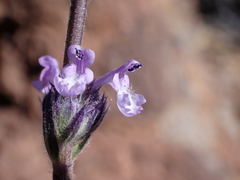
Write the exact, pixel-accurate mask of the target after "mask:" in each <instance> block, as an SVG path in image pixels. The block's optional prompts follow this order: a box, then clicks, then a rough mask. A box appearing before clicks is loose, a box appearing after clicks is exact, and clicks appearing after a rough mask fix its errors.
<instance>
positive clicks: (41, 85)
mask: <svg viewBox="0 0 240 180" xmlns="http://www.w3.org/2000/svg"><path fill="white" fill-rule="evenodd" d="M32 83H33V87H34V88H35V89H37V90H38V91H39V92H40V93H43V94H47V93H48V92H49V90H50V89H51V84H50V83H47V82H41V81H39V80H34V81H33V82H32Z"/></svg>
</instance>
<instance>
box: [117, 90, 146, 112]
mask: <svg viewBox="0 0 240 180" xmlns="http://www.w3.org/2000/svg"><path fill="white" fill-rule="evenodd" d="M145 102H146V99H145V98H144V97H143V95H141V94H129V93H118V94H117V106H118V108H119V110H120V111H121V112H122V113H123V115H125V116H127V117H132V116H135V115H137V114H139V113H140V112H141V110H143V108H142V106H141V105H142V104H143V103H145Z"/></svg>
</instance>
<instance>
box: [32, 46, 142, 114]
mask: <svg viewBox="0 0 240 180" xmlns="http://www.w3.org/2000/svg"><path fill="white" fill-rule="evenodd" d="M67 52H68V58H69V59H70V61H71V63H70V64H67V65H66V66H64V68H63V69H62V71H61V72H60V70H59V68H58V62H57V60H56V59H54V58H52V57H51V56H43V57H41V58H39V64H40V65H41V66H43V67H44V69H43V70H42V72H41V74H40V78H39V80H35V81H33V85H34V87H35V88H36V89H37V90H38V91H39V92H41V93H44V94H48V93H49V91H50V89H51V88H52V86H53V87H54V88H55V89H56V91H57V92H58V93H59V94H60V95H62V96H64V97H72V96H77V95H81V94H83V93H84V91H85V90H86V86H87V85H88V84H90V83H91V82H93V78H94V76H93V72H92V71H91V70H90V69H89V68H88V67H89V66H90V65H91V64H93V62H94V59H95V53H94V52H93V51H92V50H90V49H84V50H83V49H82V47H81V46H79V45H72V46H70V47H69V48H68V51H67ZM141 66H142V65H141V64H140V63H139V62H138V61H136V60H133V59H132V60H130V61H128V62H127V63H126V64H124V65H123V66H121V67H119V68H117V69H115V70H113V71H111V72H109V73H107V74H105V75H104V76H102V77H101V78H99V79H98V80H96V81H95V82H93V83H92V89H93V90H96V89H98V88H100V87H101V86H103V85H105V84H110V85H111V86H112V87H113V89H114V90H115V91H117V106H118V108H119V110H120V111H121V112H122V113H123V114H124V115H125V116H127V117H132V116H134V115H136V114H139V113H140V111H141V110H143V108H142V106H141V105H142V104H143V103H145V102H146V99H145V98H144V97H143V95H141V94H135V93H134V92H133V91H132V89H131V86H130V82H129V77H128V75H127V74H128V73H132V72H134V71H136V70H137V69H139V68H140V67H141Z"/></svg>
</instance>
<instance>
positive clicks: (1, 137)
mask: <svg viewBox="0 0 240 180" xmlns="http://www.w3.org/2000/svg"><path fill="white" fill-rule="evenodd" d="M69 4H70V1H69V0H42V1H38V0H14V1H9V0H0V179H1V180H33V179H34V180H43V179H44V180H48V179H49V180H50V179H51V171H52V168H51V164H50V161H49V159H48V157H47V153H46V150H45V147H44V144H43V137H42V129H41V128H42V125H41V105H40V103H39V100H38V99H39V98H42V97H43V96H42V95H41V94H39V93H38V92H37V91H36V90H35V89H34V88H33V87H32V84H31V81H32V80H34V79H37V78H38V76H39V73H40V71H41V67H40V66H39V65H38V58H39V57H40V56H43V55H46V54H48V55H51V56H53V57H55V58H56V59H58V60H59V62H60V63H62V59H63V50H64V41H65V38H66V35H65V34H66V29H67V20H68V14H69ZM239 17H240V3H239V1H237V0H231V1H229V0H215V1H209V0H181V1H179V0H148V1H145V0H119V1H117V0H114V1H113V0H92V2H91V3H90V5H89V10H88V18H87V24H86V31H85V35H84V38H83V47H84V48H90V49H93V50H94V51H95V53H96V60H95V63H94V65H92V66H91V69H92V70H93V71H94V72H95V77H96V78H97V77H100V76H101V75H103V74H104V73H106V72H108V71H110V70H112V69H113V68H116V67H118V66H120V65H122V64H123V63H125V62H126V61H128V60H129V59H132V58H133V59H136V60H138V61H140V62H141V63H142V64H143V68H141V69H140V70H139V71H137V72H136V73H133V74H131V75H130V79H131V83H132V84H133V87H134V89H135V91H136V92H137V93H140V94H143V95H144V96H145V98H146V99H147V103H146V104H144V105H143V106H144V111H143V112H142V113H141V114H140V115H137V116H135V117H134V118H127V117H124V116H123V115H122V114H121V113H120V112H119V111H118V109H117V107H116V104H115V102H116V99H115V92H114V90H112V89H111V88H110V87H109V86H105V87H104V88H103V90H105V91H106V93H107V94H108V96H109V103H111V108H110V111H109V112H108V114H107V116H106V118H105V120H104V122H103V123H102V125H101V126H100V128H99V129H98V130H97V131H96V132H95V133H94V134H93V136H92V140H91V143H90V145H89V146H88V147H87V148H86V149H85V150H84V152H83V153H82V154H81V155H80V156H79V158H78V160H77V161H76V165H75V174H76V180H77V179H81V180H93V179H98V180H113V179H114V180H136V179H138V180H239V179H240V155H239V154H240V95H239V92H240V51H239V49H240V18H239Z"/></svg>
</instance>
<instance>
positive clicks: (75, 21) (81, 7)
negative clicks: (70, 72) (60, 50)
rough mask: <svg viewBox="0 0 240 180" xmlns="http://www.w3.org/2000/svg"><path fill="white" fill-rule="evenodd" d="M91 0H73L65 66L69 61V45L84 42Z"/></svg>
mask: <svg viewBox="0 0 240 180" xmlns="http://www.w3.org/2000/svg"><path fill="white" fill-rule="evenodd" d="M89 2H90V0H71V6H70V14H69V20H68V29H67V38H66V44H65V52H64V60H63V66H65V65H66V64H68V63H69V59H68V57H67V49H68V47H69V46H70V45H73V44H75V45H81V43H82V36H83V31H84V27H85V21H86V17H87V6H88V3H89Z"/></svg>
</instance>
